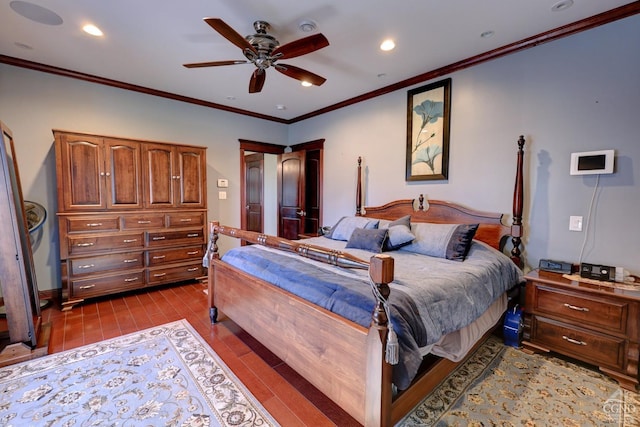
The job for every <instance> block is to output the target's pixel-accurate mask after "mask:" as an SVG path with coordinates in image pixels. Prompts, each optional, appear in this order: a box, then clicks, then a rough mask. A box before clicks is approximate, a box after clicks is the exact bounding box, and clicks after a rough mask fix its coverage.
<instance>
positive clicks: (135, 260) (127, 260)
mask: <svg viewBox="0 0 640 427" xmlns="http://www.w3.org/2000/svg"><path fill="white" fill-rule="evenodd" d="M137 261H138V259H137V258H133V259H125V260H124V261H123V262H124V263H125V264H131V263H132V262H137Z"/></svg>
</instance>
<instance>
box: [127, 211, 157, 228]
mask: <svg viewBox="0 0 640 427" xmlns="http://www.w3.org/2000/svg"><path fill="white" fill-rule="evenodd" d="M163 227H164V215H162V214H140V215H125V216H123V217H122V228H124V229H125V230H140V229H143V230H148V229H150V228H163Z"/></svg>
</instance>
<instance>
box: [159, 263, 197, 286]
mask: <svg viewBox="0 0 640 427" xmlns="http://www.w3.org/2000/svg"><path fill="white" fill-rule="evenodd" d="M203 275H204V267H202V262H200V263H197V264H195V263H194V264H187V265H181V266H176V267H167V268H157V269H149V270H148V277H147V283H148V284H149V285H156V284H160V283H165V282H179V281H183V280H190V279H195V278H196V277H200V276H203Z"/></svg>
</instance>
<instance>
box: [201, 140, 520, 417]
mask: <svg viewBox="0 0 640 427" xmlns="http://www.w3.org/2000/svg"><path fill="white" fill-rule="evenodd" d="M523 147H524V138H523V137H522V136H520V138H519V139H518V153H517V162H516V180H515V189H514V195H513V225H511V226H506V225H504V224H502V214H499V213H489V212H479V211H475V210H472V209H467V208H465V207H462V206H460V205H457V204H454V203H448V202H443V201H437V200H431V201H429V207H428V209H425V208H424V199H423V197H422V195H421V196H420V200H419V202H418V208H417V210H415V209H414V201H413V200H399V201H395V202H391V203H388V204H386V205H384V206H380V207H368V208H365V212H364V213H363V212H362V209H361V206H360V203H361V202H360V200H361V181H360V176H361V174H360V167H361V166H360V159H358V172H359V173H358V189H357V196H358V197H357V198H358V201H357V206H356V215H363V216H370V217H374V218H381V219H390V220H393V219H397V218H399V217H402V216H404V215H407V214H411V221H412V222H436V223H456V224H463V223H467V224H475V223H479V224H480V226H479V227H478V231H477V232H476V235H475V239H477V240H481V241H484V242H485V243H487V244H489V245H491V246H493V247H495V248H498V249H500V250H502V249H503V247H504V243H505V241H506V240H507V238H508V237H509V236H510V237H511V240H512V243H513V249H512V250H511V259H512V260H513V261H514V262H515V263H516V264H517V265H519V266H520V265H521V259H520V244H521V237H522V201H523V174H522V164H523V154H524V151H523ZM209 227H210V257H209V273H208V274H209V277H208V279H209V280H208V286H209V302H210V307H211V321H212V322H215V321H216V320H217V312H218V309H219V310H221V311H222V312H224V314H225V315H226V316H228V317H229V318H230V319H231V320H233V321H234V322H235V323H236V324H238V325H239V326H240V327H241V328H242V329H244V330H245V331H246V332H248V333H249V334H250V335H252V336H253V337H254V338H256V339H257V340H258V341H259V342H261V343H262V344H263V345H265V346H266V347H267V348H268V349H269V350H270V351H272V352H273V353H274V354H276V355H277V356H278V357H279V358H280V359H282V360H283V361H284V362H285V363H286V364H288V365H289V366H290V367H292V368H293V369H294V370H296V371H297V372H298V373H299V374H300V375H302V376H303V377H304V378H305V379H307V380H308V381H309V382H310V383H312V384H313V385H314V386H315V387H317V388H318V389H319V390H320V391H321V392H322V393H324V394H325V395H326V396H328V397H329V398H330V399H332V400H333V401H334V402H335V403H337V404H338V405H339V406H340V407H342V408H343V409H344V410H345V411H346V412H348V413H349V414H350V415H351V416H352V417H354V418H355V419H356V420H358V421H359V422H361V423H362V424H364V425H365V426H366V427H372V426H391V425H394V424H395V423H396V422H398V421H399V420H400V419H401V418H402V417H403V416H404V415H406V414H407V413H408V412H409V411H410V410H411V409H412V408H413V407H415V405H417V404H418V403H419V402H420V401H421V400H422V399H423V398H424V397H425V396H426V394H427V393H428V392H429V391H431V390H432V389H433V388H434V387H435V386H437V385H438V384H439V383H440V382H441V381H442V380H443V379H444V378H445V377H446V376H447V375H448V374H449V373H450V372H451V371H452V370H453V369H455V367H456V366H458V365H459V364H461V363H462V361H461V362H457V363H456V362H452V361H450V360H448V359H444V358H438V359H437V361H436V362H435V363H432V364H431V366H430V367H429V369H428V370H427V371H426V372H424V373H422V374H420V375H419V376H418V377H416V379H415V380H414V381H413V383H412V385H411V386H410V387H409V388H408V389H407V390H404V391H402V392H401V393H398V394H397V395H395V396H393V392H392V380H391V377H392V365H390V364H388V363H386V361H385V351H386V337H387V318H386V315H385V312H384V309H383V307H382V304H380V303H379V304H378V305H377V306H376V307H375V309H374V311H373V313H372V316H371V318H372V320H371V326H370V327H369V328H365V327H362V326H360V325H358V324H356V323H354V322H351V321H349V320H346V319H344V318H342V317H340V316H338V315H336V314H334V313H331V312H330V311H328V310H325V309H323V308H321V307H318V306H316V305H314V304H311V303H309V302H307V301H306V300H303V299H302V298H300V297H297V296H295V295H292V294H290V293H289V292H287V291H284V290H282V289H280V288H278V287H276V286H273V285H271V284H269V283H267V282H265V281H263V280H260V279H257V278H255V277H253V276H251V275H249V274H246V273H244V272H242V271H240V270H238V269H236V268H234V267H231V266H229V265H228V264H226V263H224V262H222V261H221V260H220V259H219V254H218V248H217V240H218V236H219V234H224V235H228V236H233V237H236V238H239V239H242V240H245V241H247V242H251V243H255V244H262V245H266V246H270V247H276V248H279V249H282V250H286V251H290V252H296V253H298V254H299V255H301V256H306V257H311V258H314V259H317V260H320V261H323V262H327V263H330V264H336V265H342V266H347V267H353V268H368V269H369V272H370V275H371V277H372V279H373V281H374V282H375V284H376V286H377V287H378V290H379V291H380V292H381V293H382V295H383V296H384V297H388V295H389V287H388V285H387V284H388V283H390V282H391V281H392V280H393V258H392V257H391V256H389V255H387V254H386V253H384V254H381V255H376V256H373V257H372V258H371V259H370V260H369V261H366V260H361V259H358V258H355V257H352V256H350V255H348V254H343V253H341V252H335V251H330V250H327V249H324V248H320V247H316V246H311V245H307V244H305V243H304V240H301V241H291V240H286V239H282V238H278V237H274V236H267V235H264V234H260V233H255V232H249V231H244V230H240V229H237V228H232V227H225V226H222V225H220V224H219V223H218V222H211V223H210V225H209ZM488 335H489V333H487V334H486V335H485V337H483V338H482V339H481V340H480V341H479V342H478V343H477V344H476V347H477V346H479V345H480V344H481V343H482V342H483V341H484V339H485V338H486V337H487V336H488ZM469 353H471V351H470V352H469Z"/></svg>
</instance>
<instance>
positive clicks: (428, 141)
mask: <svg viewBox="0 0 640 427" xmlns="http://www.w3.org/2000/svg"><path fill="white" fill-rule="evenodd" d="M450 116H451V79H445V80H441V81H439V82H435V83H431V84H428V85H426V86H422V87H419V88H416V89H411V90H410V91H408V93H407V175H406V180H407V181H425V180H446V179H447V177H448V170H449V122H450Z"/></svg>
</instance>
